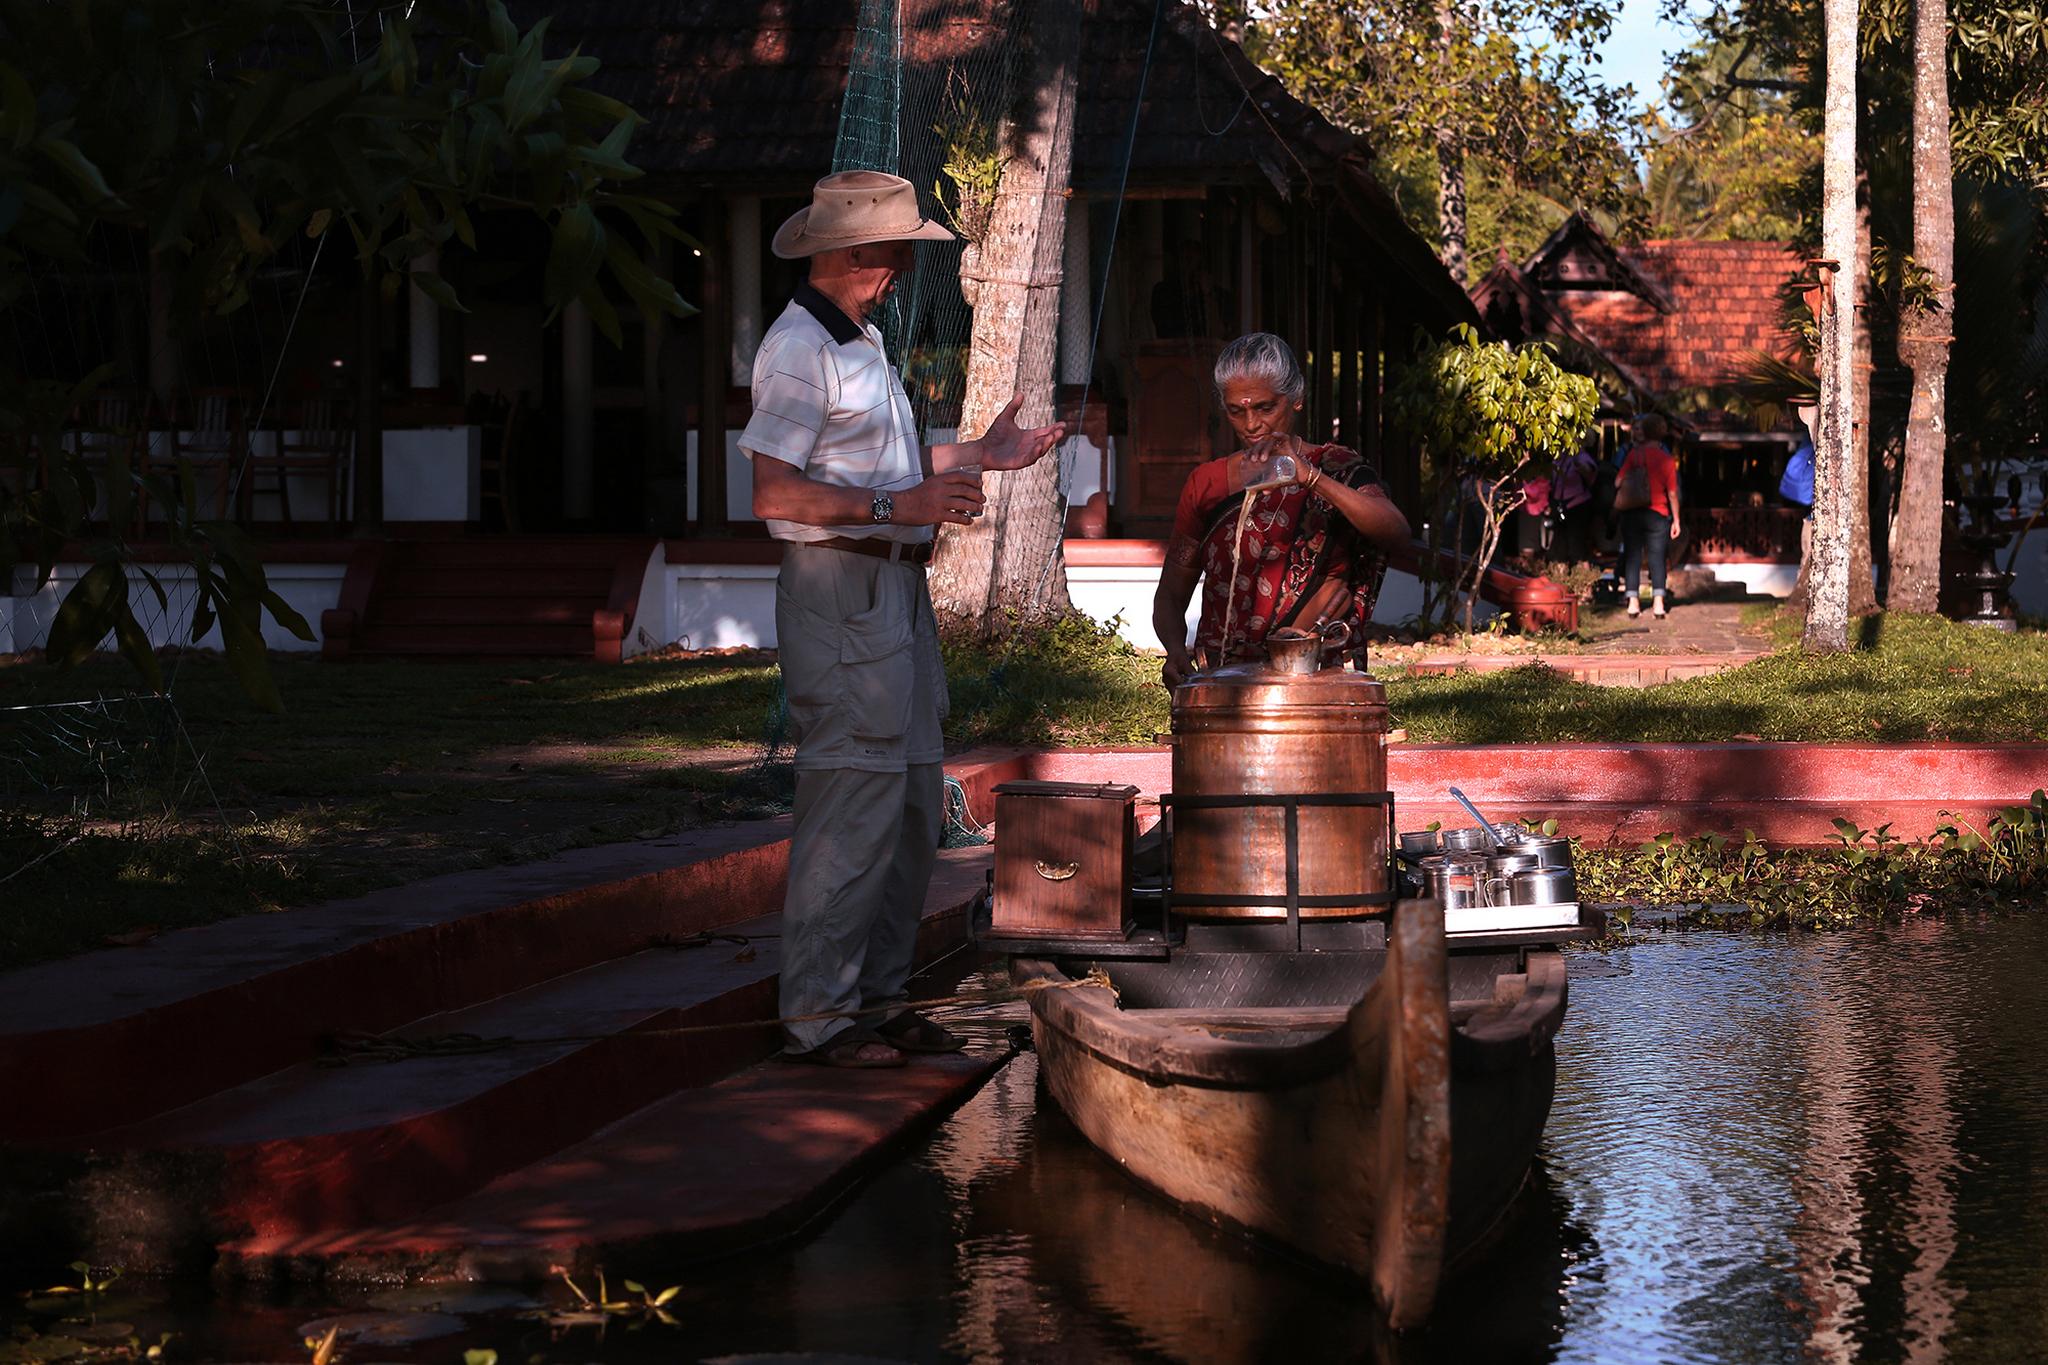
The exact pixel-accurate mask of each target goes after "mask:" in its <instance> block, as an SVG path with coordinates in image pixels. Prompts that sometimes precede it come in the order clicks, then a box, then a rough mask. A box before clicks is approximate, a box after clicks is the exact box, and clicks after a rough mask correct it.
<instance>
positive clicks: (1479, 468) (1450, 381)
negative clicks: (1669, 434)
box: [1388, 323, 1600, 478]
mask: <svg viewBox="0 0 2048 1365" xmlns="http://www.w3.org/2000/svg"><path fill="white" fill-rule="evenodd" d="M1388 402H1389V404H1390V405H1391V406H1392V408H1393V410H1394V412H1395V413H1396V414H1398V415H1399V417H1400V419H1401V420H1402V422H1403V423H1405V424H1406V426H1407V428H1408V430H1409V431H1411V432H1413V433H1415V434H1416V435H1417V436H1420V437H1421V438H1422V439H1423V441H1425V442H1426V443H1427V444H1428V446H1429V448H1430V451H1431V452H1432V453H1433V454H1434V455H1436V456H1437V457H1438V458H1439V459H1440V460H1442V459H1445V458H1446V457H1448V462H1449V463H1452V464H1454V465H1455V466H1456V467H1457V468H1458V469H1459V470H1460V471H1462V472H1470V473H1475V474H1479V475H1482V476H1486V477H1493V478H1503V477H1506V476H1508V475H1510V474H1514V473H1517V472H1519V471H1521V470H1522V469H1524V468H1525V467H1532V468H1541V467H1543V466H1545V465H1548V464H1549V463H1550V462H1551V461H1552V460H1555V459H1557V458H1559V457H1560V456H1563V455H1567V454H1570V453H1571V452H1572V451H1573V450H1576V449H1577V448H1578V446H1579V443H1580V442H1581V441H1583V440H1584V439H1585V437H1586V434H1587V433H1588V432H1590V431H1591V430H1592V429H1593V422H1594V419H1595V418H1596V417H1597V416H1598V413H1599V406H1600V395H1599V392H1598V391H1597V390H1596V389H1595V388H1594V385H1593V381H1592V380H1590V379H1588V378H1586V377H1585V376H1584V375H1578V374H1570V373H1568V372H1566V371H1565V370H1563V369H1561V368H1559V366H1558V364H1557V361H1556V360H1555V359H1554V358H1553V357H1552V355H1551V351H1550V348H1549V347H1548V346H1546V345H1544V344H1543V343H1542V342H1534V341H1532V342H1525V343H1524V344H1522V345H1520V346H1510V345H1509V344H1508V343H1506V342H1504V341H1484V340H1481V339H1480V336H1479V333H1478V332H1477V331H1476V330H1475V329H1473V328H1472V327H1469V326H1467V325H1465V324H1464V323H1460V324H1458V325H1457V326H1456V327H1454V328H1452V329H1451V334H1450V336H1449V338H1448V339H1447V340H1445V341H1442V342H1439V343H1438V344H1436V345H1435V346H1432V347H1430V348H1429V349H1427V350H1425V351H1424V352H1423V353H1422V354H1421V355H1420V356H1418V357H1417V358H1416V360H1415V362H1414V363H1413V364H1411V365H1409V366H1407V367H1406V368H1405V369H1404V370H1402V372H1401V376H1400V379H1399V381H1398V382H1397V383H1396V384H1395V385H1394V386H1393V389H1392V391H1391V392H1390V394H1389V395H1388Z"/></svg>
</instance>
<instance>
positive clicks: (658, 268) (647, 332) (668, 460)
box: [640, 237, 676, 506]
mask: <svg viewBox="0 0 2048 1365" xmlns="http://www.w3.org/2000/svg"><path fill="white" fill-rule="evenodd" d="M674 247H675V243H674V242H673V241H672V240H670V239H669V238H667V237H657V238H655V239H654V241H652V242H650V243H649V244H648V246H647V251H646V259H647V268H648V269H649V270H652V271H653V272H654V273H655V274H657V275H659V276H660V277H661V278H663V279H665V280H670V281H673V280H674V279H675V274H674V270H675V266H674V255H675V252H674ZM669 322H670V319H669V315H668V314H666V313H663V312H659V311H657V312H653V313H649V314H647V315H646V316H645V317H643V318H642V319H641V329H640V432H641V446H642V448H643V449H644V450H645V451H646V452H647V457H646V460H645V463H644V469H645V471H646V477H647V478H650V479H652V478H654V477H655V476H657V475H661V474H668V473H671V472H672V471H673V470H674V469H675V467H676V463H675V454H676V452H675V448H674V446H673V445H671V444H670V441H669V427H668V410H667V402H666V399H665V397H664V394H665V390H666V388H667V386H666V385H664V384H663V383H662V382H661V349H662V347H663V346H665V345H667V344H668V333H669ZM650 506H651V503H650Z"/></svg>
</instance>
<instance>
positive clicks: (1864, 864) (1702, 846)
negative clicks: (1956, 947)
mask: <svg viewBox="0 0 2048 1365" xmlns="http://www.w3.org/2000/svg"><path fill="white" fill-rule="evenodd" d="M1834 826H1835V831H1834V833H1833V834H1832V835H1831V836H1830V840H1829V842H1828V843H1827V844H1825V845H1822V846H1821V847H1818V848H1773V847H1771V846H1769V845H1767V844H1765V843H1763V842H1762V841H1761V840H1759V839H1758V838H1757V837H1756V833H1755V831H1753V830H1745V831H1743V837H1742V838H1741V839H1739V840H1737V839H1733V838H1731V837H1729V836H1728V835H1725V834H1720V833H1716V832H1709V833H1706V834H1698V835H1694V836H1693V837H1691V838H1689V839H1687V838H1680V837H1678V836H1677V835H1675V834H1669V833H1665V834H1659V835H1658V836H1657V837H1656V838H1654V839H1650V840H1647V841H1645V842H1644V843H1643V844H1642V845H1641V846H1640V847H1638V848H1636V849H1632V850H1631V849H1621V848H1589V847H1578V846H1576V845H1575V855H1576V856H1575V861H1576V865H1577V870H1578V880H1579V894H1580V896H1581V897H1582V898H1584V899H1586V900H1589V901H1596V902H1597V901H1625V902H1628V903H1630V904H1633V905H1643V904H1659V905H1677V906H1680V907H1681V908H1686V909H1689V910H1690V912H1691V917H1692V918H1693V919H1695V920H1698V921H1701V922H1706V923H1714V924H1726V923H1728V920H1727V917H1726V916H1725V914H1721V913H1718V912H1717V911H1716V910H1715V907H1726V906H1739V907H1743V908H1745V909H1746V910H1747V911H1748V914H1747V916H1746V919H1747V922H1748V924H1749V925H1750V927H1752V928H1758V929H1781V928H1794V929H1836V928H1842V927H1845V926H1847V925H1850V924H1853V923H1856V922H1857V921H1859V920H1862V919H1866V918H1869V917H1873V916H1881V915H1893V914H1901V913H1916V912H1920V911H1924V910H1930V909H1934V910H1939V909H1950V908H1959V907H1978V906H1984V905H1988V904H1992V903H1995V902H1999V901H2029V902H2031V901H2038V900H2039V899H2040V898H2041V897H2042V896H2044V895H2048V793H2044V792H2042V791H2036V792H2035V793H2034V795H2033V797H2032V799H2031V800H2030V801H2028V802H2027V803H2026V804H2025V805H2020V806H2011V807H2007V808H2006V809H2004V810H2001V811H1999V812H1998V813H1997V814H1996V815H1994V816H1993V817H1992V818H1991V820H1990V821H1989V822H1988V823H1987V824H1986V826H1985V828H1984V829H1983V830H1978V829H1976V828H1975V827H1974V826H1972V825H1970V824H1969V823H1968V822H1967V821H1965V820H1962V819H1960V818H1959V817H1957V816H1954V815H1947V814H1945V815H1944V817H1943V820H1942V823H1940V824H1939V825H1937V826H1936V827H1935V829H1934V831H1933V832H1932V833H1931V834H1930V835H1928V836H1927V837H1926V838H1924V839H1919V840H1914V841H1910V842H1909V841H1906V840H1902V839H1900V838H1899V837H1898V836H1896V835H1894V834H1893V833H1892V832H1891V827H1890V826H1889V825H1880V826H1878V827H1877V828H1876V829H1863V828H1861V827H1859V826H1858V825H1857V824H1856V823H1855V822H1853V821H1850V820H1844V819H1839V818H1838V819H1836V820H1835V822H1834Z"/></svg>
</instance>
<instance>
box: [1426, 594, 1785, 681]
mask: <svg viewBox="0 0 2048 1365" xmlns="http://www.w3.org/2000/svg"><path fill="white" fill-rule="evenodd" d="M1743 605H1744V599H1742V598H1739V597H1733V596H1730V597H1727V598H1724V599H1710V600H1705V601H1702V600H1697V599H1695V600H1691V601H1685V600H1681V601H1678V602H1674V603H1673V604H1672V606H1671V608H1670V614H1669V615H1668V616H1666V617H1665V618H1664V619H1663V620H1661V621H1659V620H1658V619H1656V618H1655V617H1653V616H1651V615H1650V609H1649V607H1648V605H1647V604H1645V606H1644V607H1643V614H1642V615H1641V616H1638V617H1637V618H1636V619H1634V620H1633V621H1631V620H1630V619H1629V618H1628V616H1627V614H1626V613H1625V611H1624V610H1623V608H1621V607H1619V606H1615V607H1583V606H1582V607H1581V608H1580V609H1579V635H1580V637H1581V639H1582V640H1583V641H1584V646H1583V648H1581V649H1579V650H1574V651H1572V652H1570V653H1563V652H1560V653H1556V654H1493V655H1488V654H1452V653H1443V654H1434V655H1428V656H1425V657H1423V658H1420V659H1417V660H1415V661H1414V662H1413V663H1412V664H1410V665H1409V669H1410V671H1411V672H1415V673H1463V672H1481V673H1484V672H1492V671H1493V670H1495V669H1502V668H1519V667H1521V666H1522V665H1524V664H1529V663H1537V662H1541V663H1544V664H1547V665H1548V666H1550V667H1551V668H1554V669H1556V670H1557V671H1558V672H1560V673H1562V674H1564V675H1565V676H1566V677H1570V678H1576V679H1577V680H1579V681H1580V682H1589V683H1598V684H1601V685H1603V686H1607V687H1652V686H1655V685H1656V684H1658V683H1667V682H1676V681H1678V680H1680V679H1682V678H1697V677H1704V676H1705V675H1707V674H1710V673H1719V672H1721V671H1723V670H1724V669H1729V668H1739V667H1741V666H1742V665H1743V664H1746V663H1748V662H1749V661H1750V660H1751V659H1754V658H1756V657H1757V656H1759V655H1761V654H1765V653H1768V652H1769V650H1770V640H1769V639H1768V638H1767V637H1766V636H1765V635H1764V634H1763V632H1761V631H1758V630H1749V629H1745V628H1744V627H1743V624H1742V609H1743Z"/></svg>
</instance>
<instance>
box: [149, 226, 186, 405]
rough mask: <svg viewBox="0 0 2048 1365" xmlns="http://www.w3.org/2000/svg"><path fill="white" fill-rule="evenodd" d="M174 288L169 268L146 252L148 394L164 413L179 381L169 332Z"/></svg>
mask: <svg viewBox="0 0 2048 1365" xmlns="http://www.w3.org/2000/svg"><path fill="white" fill-rule="evenodd" d="M176 288H177V281H176V280H175V279H173V278H172V276H171V271H170V268H169V267H168V266H167V265H165V263H164V262H163V261H162V260H160V259H159V258H158V256H157V253H156V252H154V251H152V252H150V253H149V391H150V393H151V394H152V395H154V396H155V398H156V401H157V403H158V404H159V405H161V406H162V407H164V408H165V409H166V410H168V408H169V406H170V404H171V403H172V401H173V400H174V399H176V397H177V394H178V388H179V386H180V384H181V383H182V382H183V380H182V377H181V376H180V374H179V365H178V340H177V336H176V334H175V333H174V332H173V331H172V329H171V294H172V292H173V291H174V290H175V289H176Z"/></svg>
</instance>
